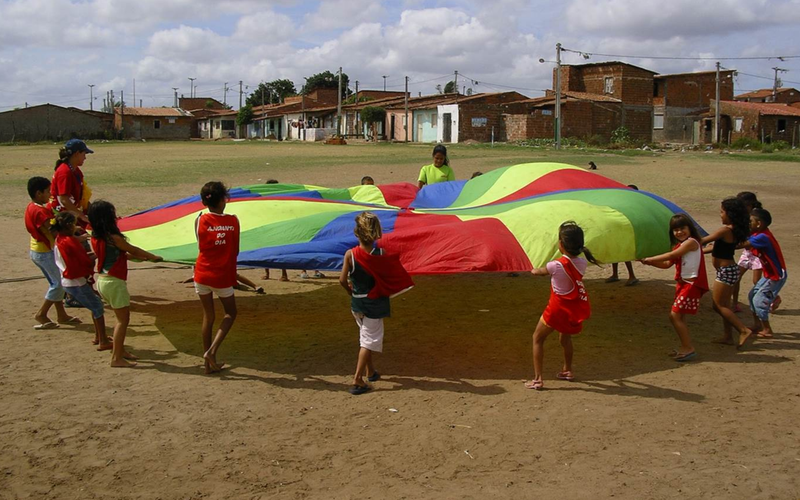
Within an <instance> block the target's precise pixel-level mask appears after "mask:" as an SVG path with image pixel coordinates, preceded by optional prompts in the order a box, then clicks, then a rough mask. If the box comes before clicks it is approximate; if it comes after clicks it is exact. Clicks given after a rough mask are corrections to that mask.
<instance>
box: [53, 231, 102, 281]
mask: <svg viewBox="0 0 800 500" xmlns="http://www.w3.org/2000/svg"><path fill="white" fill-rule="evenodd" d="M56 246H57V247H58V253H59V254H61V259H62V260H63V261H64V265H65V266H66V269H64V272H62V273H61V276H63V277H64V278H67V279H71V280H74V279H78V278H86V277H88V276H91V275H92V274H94V272H93V269H92V267H93V265H92V264H93V262H92V259H91V258H90V257H89V254H87V253H86V249H85V248H83V245H81V242H80V241H78V238H76V237H74V236H64V235H62V234H59V235H58V236H56Z"/></svg>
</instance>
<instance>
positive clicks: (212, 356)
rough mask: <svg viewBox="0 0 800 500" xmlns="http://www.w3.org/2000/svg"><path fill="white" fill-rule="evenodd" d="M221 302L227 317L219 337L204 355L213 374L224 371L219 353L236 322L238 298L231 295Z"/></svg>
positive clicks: (221, 298) (220, 326)
mask: <svg viewBox="0 0 800 500" xmlns="http://www.w3.org/2000/svg"><path fill="white" fill-rule="evenodd" d="M219 300H220V302H222V308H223V309H224V310H225V316H224V317H223V318H222V321H221V322H220V324H219V329H218V330H217V335H216V336H215V337H214V341H213V342H212V343H211V347H209V348H208V350H207V351H206V353H205V354H203V358H205V360H206V361H207V362H208V366H209V368H211V371H212V372H218V371H220V370H221V369H222V366H223V365H222V364H218V363H217V351H218V350H219V346H220V345H222V342H223V341H224V340H225V337H226V336H227V335H228V332H229V331H230V329H231V327H232V326H233V322H234V321H235V320H236V297H235V296H234V295H230V296H229V297H220V298H219ZM212 307H213V305H212Z"/></svg>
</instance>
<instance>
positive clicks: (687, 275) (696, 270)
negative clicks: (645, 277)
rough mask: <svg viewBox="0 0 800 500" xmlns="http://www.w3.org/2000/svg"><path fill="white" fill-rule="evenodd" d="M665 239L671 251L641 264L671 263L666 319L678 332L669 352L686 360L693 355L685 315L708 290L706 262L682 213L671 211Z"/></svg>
mask: <svg viewBox="0 0 800 500" xmlns="http://www.w3.org/2000/svg"><path fill="white" fill-rule="evenodd" d="M669 239H670V241H671V242H672V244H673V245H674V246H673V248H672V251H671V252H667V253H664V254H661V255H656V256H654V257H647V258H646V259H642V260H641V262H642V264H646V265H648V266H654V267H658V268H659V269H669V268H670V267H672V266H673V265H674V266H675V282H676V283H675V300H673V302H672V310H671V311H670V313H669V321H670V323H672V327H673V328H675V333H677V334H678V339H679V340H680V342H681V346H680V347H679V348H677V349H675V350H673V351H672V352H671V353H670V356H671V357H672V358H674V359H675V361H689V360H690V359H693V358H695V357H696V356H697V353H696V351H695V350H694V346H693V345H692V339H691V337H689V328H688V327H687V326H686V315H687V314H697V310H698V308H699V306H700V298H701V297H702V296H703V295H704V294H705V293H706V292H707V291H708V277H707V276H706V262H705V259H704V258H703V249H702V247H701V246H700V233H699V232H698V231H697V227H696V226H695V225H694V222H693V221H692V219H691V218H689V216H688V215H686V214H676V215H673V216H672V218H671V219H670V221H669Z"/></svg>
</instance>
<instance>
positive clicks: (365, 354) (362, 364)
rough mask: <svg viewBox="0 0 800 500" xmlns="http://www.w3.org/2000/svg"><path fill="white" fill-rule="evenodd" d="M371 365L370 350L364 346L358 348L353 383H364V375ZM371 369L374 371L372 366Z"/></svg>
mask: <svg viewBox="0 0 800 500" xmlns="http://www.w3.org/2000/svg"><path fill="white" fill-rule="evenodd" d="M370 366H372V351H370V350H369V349H367V348H366V347H360V348H359V349H358V363H357V364H356V374H355V376H353V385H366V384H365V383H364V378H363V377H364V376H365V375H367V370H368V369H369V367H370ZM372 371H375V370H374V368H373V369H372Z"/></svg>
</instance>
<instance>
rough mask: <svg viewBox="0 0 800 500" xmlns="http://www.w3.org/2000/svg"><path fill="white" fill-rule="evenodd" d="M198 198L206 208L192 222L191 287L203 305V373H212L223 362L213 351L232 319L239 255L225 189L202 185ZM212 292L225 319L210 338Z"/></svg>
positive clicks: (213, 184)
mask: <svg viewBox="0 0 800 500" xmlns="http://www.w3.org/2000/svg"><path fill="white" fill-rule="evenodd" d="M200 199H201V200H202V201H203V205H205V206H207V207H208V212H206V213H203V212H201V213H200V215H198V216H197V220H196V221H195V230H196V233H197V245H198V247H199V253H198V255H197V262H195V265H194V287H195V290H196V291H197V295H198V296H199V297H200V302H201V303H202V304H203V326H202V329H201V333H202V335H203V350H204V354H203V360H204V363H205V370H206V373H215V372H218V371H220V370H221V369H222V367H223V366H224V363H218V362H217V351H218V350H219V347H220V345H221V344H222V342H223V341H224V340H225V336H226V335H228V332H229V331H230V329H231V326H233V322H234V320H235V319H236V298H235V297H234V295H233V287H234V285H236V258H237V257H238V256H239V219H238V218H237V217H236V216H235V215H232V214H226V213H224V212H225V206H226V205H227V203H228V199H229V195H228V188H226V187H225V185H224V184H223V183H221V182H217V181H213V182H208V183H206V184H205V185H204V186H203V188H202V189H201V190H200ZM212 293H215V294H216V295H217V297H219V300H220V302H222V307H223V309H224V310H225V316H224V317H223V318H222V322H221V323H220V325H219V329H218V330H217V334H216V336H215V337H214V339H213V342H212V339H211V331H212V329H213V327H214V320H215V314H214V297H213V295H212Z"/></svg>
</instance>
